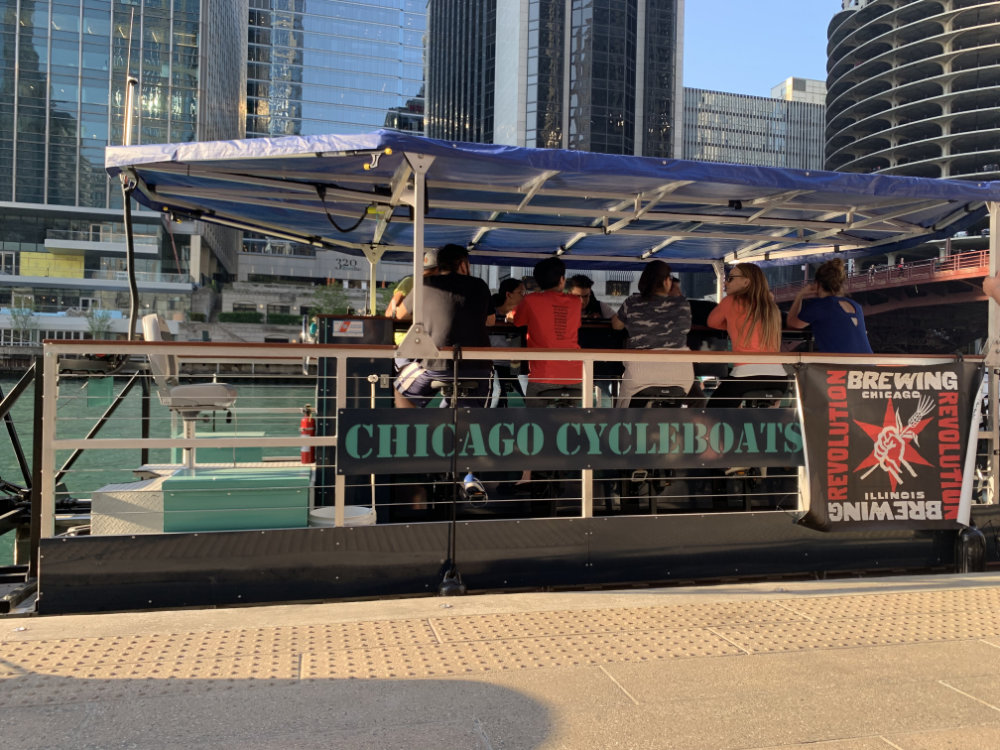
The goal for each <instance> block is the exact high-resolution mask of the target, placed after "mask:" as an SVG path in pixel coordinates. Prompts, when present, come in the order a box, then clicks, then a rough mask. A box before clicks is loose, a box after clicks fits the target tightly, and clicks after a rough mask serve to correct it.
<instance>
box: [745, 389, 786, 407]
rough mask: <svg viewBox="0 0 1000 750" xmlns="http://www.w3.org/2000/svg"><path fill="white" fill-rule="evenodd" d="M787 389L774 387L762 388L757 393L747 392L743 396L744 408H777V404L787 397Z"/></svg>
mask: <svg viewBox="0 0 1000 750" xmlns="http://www.w3.org/2000/svg"><path fill="white" fill-rule="evenodd" d="M787 392H788V389H787V388H781V387H779V386H773V387H771V388H761V389H759V390H755V391H747V392H746V393H744V394H743V402H742V403H743V406H744V407H746V408H748V409H767V408H770V407H772V406H777V402H778V401H780V400H781V399H783V398H784V397H785V394H786V393H787Z"/></svg>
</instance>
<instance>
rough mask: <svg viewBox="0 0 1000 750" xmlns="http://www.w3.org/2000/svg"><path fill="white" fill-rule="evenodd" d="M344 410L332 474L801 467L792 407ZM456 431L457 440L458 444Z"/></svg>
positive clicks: (800, 442)
mask: <svg viewBox="0 0 1000 750" xmlns="http://www.w3.org/2000/svg"><path fill="white" fill-rule="evenodd" d="M452 420H453V415H452V411H451V410H450V409H343V410H340V411H339V412H338V429H337V434H338V439H337V472H338V473H341V474H392V473H397V472H407V473H411V472H416V473H420V472H443V471H449V470H450V469H451V460H452V452H453V451H454V450H455V449H456V447H457V467H458V468H459V469H460V470H461V471H467V470H473V471H493V470H498V469H499V470H517V471H521V470H523V469H540V470H541V469H566V470H579V469H636V468H693V467H702V468H728V467H731V466H800V465H801V464H802V436H801V433H800V429H799V418H798V415H797V414H796V412H795V410H794V409H540V408H528V409H459V410H458V425H457V429H456V427H455V425H454V424H453V422H452ZM456 435H457V440H456Z"/></svg>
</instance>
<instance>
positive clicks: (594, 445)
mask: <svg viewBox="0 0 1000 750" xmlns="http://www.w3.org/2000/svg"><path fill="white" fill-rule="evenodd" d="M607 429H608V425H607V422H601V423H600V424H591V423H589V422H584V423H583V434H584V435H585V436H586V437H587V455H588V456H599V455H601V436H602V435H603V434H604V431H605V430H607Z"/></svg>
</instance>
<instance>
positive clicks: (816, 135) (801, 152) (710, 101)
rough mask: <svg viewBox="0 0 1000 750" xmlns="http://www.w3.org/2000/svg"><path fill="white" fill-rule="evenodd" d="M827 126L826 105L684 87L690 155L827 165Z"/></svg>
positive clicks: (686, 149)
mask: <svg viewBox="0 0 1000 750" xmlns="http://www.w3.org/2000/svg"><path fill="white" fill-rule="evenodd" d="M790 80H804V79H790ZM823 125H824V107H823V105H822V104H815V103H810V102H806V101H788V100H785V99H775V98H771V97H766V96H748V95H746V94H731V93H726V92H722V91H706V90H704V89H692V88H686V89H684V153H683V156H684V158H685V159H693V160H696V161H714V162H726V163H730V164H755V165H757V166H762V167H792V168H795V169H822V168H823Z"/></svg>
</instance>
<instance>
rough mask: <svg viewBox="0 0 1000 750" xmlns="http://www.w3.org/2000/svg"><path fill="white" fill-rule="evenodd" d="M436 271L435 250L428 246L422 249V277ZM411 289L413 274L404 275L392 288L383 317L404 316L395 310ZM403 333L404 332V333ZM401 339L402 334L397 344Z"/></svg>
mask: <svg viewBox="0 0 1000 750" xmlns="http://www.w3.org/2000/svg"><path fill="white" fill-rule="evenodd" d="M437 272H438V266H437V250H435V249H434V248H428V249H427V250H426V251H424V278H425V279H426V278H427V277H428V276H434V275H435V274H437ZM412 291H413V276H404V277H403V278H401V279H400V280H399V283H398V284H396V287H395V288H394V289H393V290H392V298H391V299H390V300H389V304H388V305H386V308H385V317H387V318H396V319H397V320H400V319H402V318H403V317H405V316H404V315H398V314H397V312H396V310H397V308H398V307H399V303H400V302H402V301H403V300H404V299H406V298H407V297H408V296H409V295H410V292H412ZM404 335H405V334H404ZM402 340H403V338H402V336H400V337H399V340H398V341H396V343H397V344H399V343H400V342H401V341H402Z"/></svg>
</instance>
